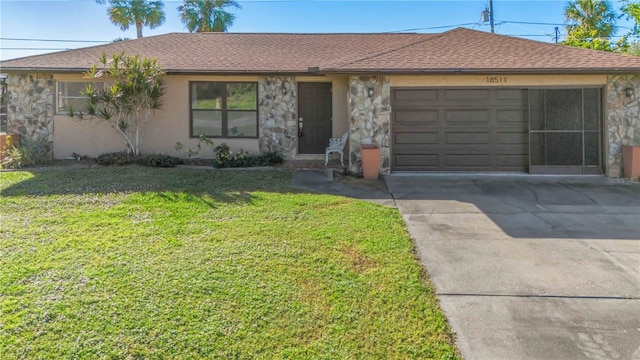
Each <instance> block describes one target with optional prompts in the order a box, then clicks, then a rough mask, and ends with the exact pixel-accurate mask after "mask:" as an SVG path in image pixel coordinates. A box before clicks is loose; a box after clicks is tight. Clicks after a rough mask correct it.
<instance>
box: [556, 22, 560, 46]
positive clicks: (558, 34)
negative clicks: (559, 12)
mask: <svg viewBox="0 0 640 360" xmlns="http://www.w3.org/2000/svg"><path fill="white" fill-rule="evenodd" d="M559 36H560V31H559V30H558V27H557V26H556V44H557V43H558V37H559Z"/></svg>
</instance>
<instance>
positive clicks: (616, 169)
mask: <svg viewBox="0 0 640 360" xmlns="http://www.w3.org/2000/svg"><path fill="white" fill-rule="evenodd" d="M628 88H632V89H634V94H633V96H632V97H628V96H627V94H626V89H628ZM606 102H607V107H606V114H605V123H606V125H605V126H606V127H605V136H607V139H606V141H605V143H606V144H607V148H606V149H605V151H606V154H605V156H606V161H607V174H606V175H607V176H613V177H618V176H620V174H621V170H622V169H621V167H622V145H635V146H640V75H614V76H609V79H608V81H607V99H606Z"/></svg>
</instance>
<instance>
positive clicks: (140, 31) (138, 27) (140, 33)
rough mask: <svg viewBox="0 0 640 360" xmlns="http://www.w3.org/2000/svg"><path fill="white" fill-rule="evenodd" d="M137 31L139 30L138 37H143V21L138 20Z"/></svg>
mask: <svg viewBox="0 0 640 360" xmlns="http://www.w3.org/2000/svg"><path fill="white" fill-rule="evenodd" d="M136 31H137V32H138V39H140V38H142V23H141V22H136Z"/></svg>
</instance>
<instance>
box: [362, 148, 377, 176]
mask: <svg viewBox="0 0 640 360" xmlns="http://www.w3.org/2000/svg"><path fill="white" fill-rule="evenodd" d="M360 153H361V154H362V175H364V178H365V179H368V180H376V179H378V173H379V172H380V148H379V147H378V146H376V145H361V146H360Z"/></svg>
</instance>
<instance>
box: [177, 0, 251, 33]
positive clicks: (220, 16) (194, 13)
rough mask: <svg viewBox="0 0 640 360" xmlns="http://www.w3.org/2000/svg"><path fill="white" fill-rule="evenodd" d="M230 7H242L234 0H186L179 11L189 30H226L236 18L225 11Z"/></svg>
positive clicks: (179, 7)
mask: <svg viewBox="0 0 640 360" xmlns="http://www.w3.org/2000/svg"><path fill="white" fill-rule="evenodd" d="M228 7H236V8H240V4H238V3H237V2H236V1H234V0H184V1H183V2H182V5H180V6H178V11H179V12H180V20H182V23H184V25H185V27H186V28H187V30H189V32H210V31H213V32H226V31H227V30H228V29H229V27H230V26H231V25H233V21H234V20H235V19H236V16H235V15H234V14H231V13H229V12H227V11H225V9H226V8H228Z"/></svg>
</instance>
